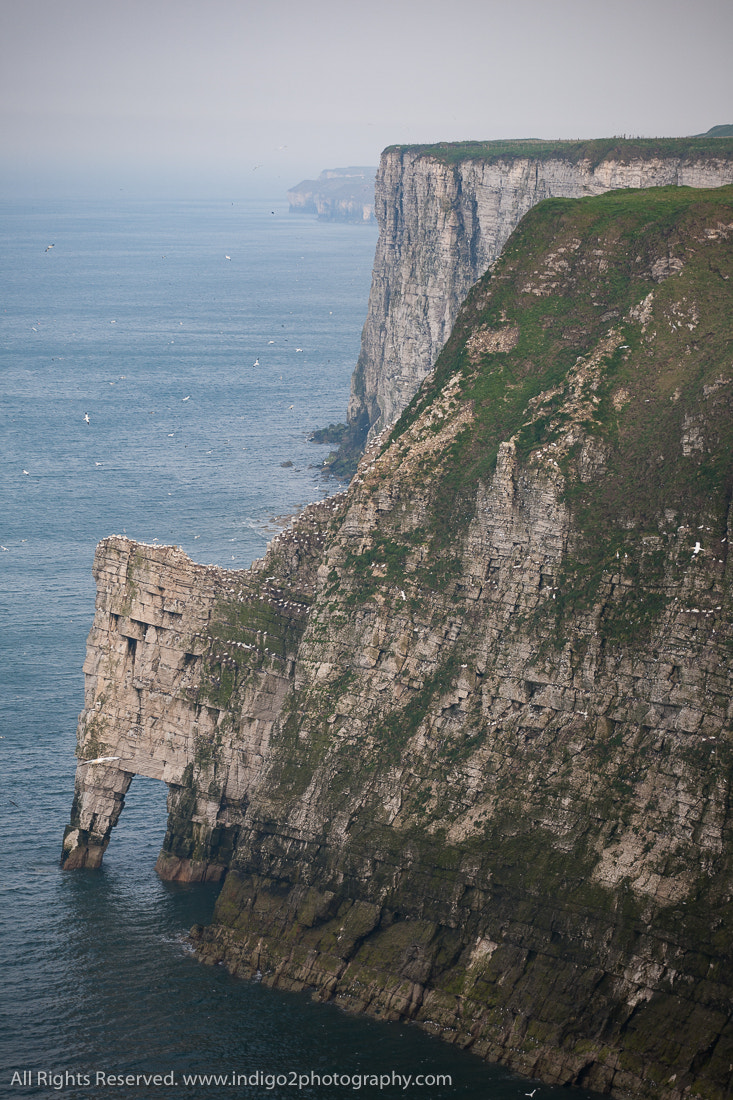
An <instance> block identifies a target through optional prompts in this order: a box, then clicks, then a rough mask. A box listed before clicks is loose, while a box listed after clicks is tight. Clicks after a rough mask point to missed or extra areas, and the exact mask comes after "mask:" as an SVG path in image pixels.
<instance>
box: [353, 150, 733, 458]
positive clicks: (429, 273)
mask: <svg viewBox="0 0 733 1100" xmlns="http://www.w3.org/2000/svg"><path fill="white" fill-rule="evenodd" d="M729 183H733V140H730V139H727V138H720V139H717V140H712V139H710V138H707V139H706V138H702V139H694V138H691V139H677V140H669V141H666V142H656V141H619V140H616V139H614V140H611V141H592V142H577V143H575V142H557V143H554V144H552V145H550V144H547V143H541V142H524V143H521V142H491V143H481V142H473V143H467V144H466V145H462V146H451V145H445V144H444V145H436V146H394V147H392V148H389V149H387V150H385V152H384V153H383V154H382V158H381V163H380V166H379V170H378V172H377V177H376V183H375V212H376V218H377V222H378V224H379V240H378V242H377V249H376V255H375V259H374V270H373V276H372V287H371V292H370V296H369V306H368V310H367V318H366V322H365V325H364V330H363V334H362V344H361V351H360V354H359V359H358V362H357V365H356V369H355V371H354V375H353V378H352V383H351V397H350V400H349V408H348V429H349V430H348V433H347V437H346V445H347V447H349V448H357V449H358V448H359V447H360V446H361V445H362V444H363V440H364V438H365V436H366V433H367V432H371V433H372V434H375V433H377V432H379V431H381V429H382V428H383V427H385V426H389V425H391V424H392V423H393V422H394V420H395V419H396V417H397V416H398V415H399V414H400V413H401V412H402V410H403V409H404V408H405V406H406V405H407V404H408V402H409V401H410V400H411V399H412V397H413V396H414V394H415V393H416V391H417V389H418V387H419V386H420V384H421V382H422V380H423V379H424V378H425V376H426V375H427V374H428V373H429V371H430V370H431V369H432V367H433V365H434V364H435V360H436V358H437V356H438V353H439V352H440V350H441V348H442V347H443V345H444V344H445V342H446V340H447V339H448V336H449V335H450V332H451V329H452V328H453V325H454V323H455V320H456V317H457V316H458V310H459V309H460V306H461V304H462V303H463V301H464V299H465V297H466V294H467V293H468V290H469V288H470V287H471V286H472V285H473V284H474V283H475V282H476V280H477V279H478V278H479V277H480V276H481V275H483V274H484V272H485V271H487V270H488V268H489V267H490V265H491V264H492V263H493V262H494V260H495V259H496V258H497V256H498V255H499V253H500V252H501V250H502V248H503V247H504V244H505V242H506V240H507V239H508V237H509V235H510V233H511V232H512V230H513V229H514V228H515V226H516V225H517V224H518V223H519V221H520V220H521V219H522V218H523V217H524V215H525V214H526V213H527V211H528V210H530V209H531V208H532V207H533V206H534V205H535V204H536V203H538V202H541V201H542V200H544V199H546V198H550V197H555V196H558V197H568V198H580V197H582V196H585V195H598V194H601V193H603V192H605V191H608V190H611V189H614V188H627V187H629V188H637V187H660V186H668V185H670V184H675V185H678V186H687V187H720V186H722V185H724V184H729Z"/></svg>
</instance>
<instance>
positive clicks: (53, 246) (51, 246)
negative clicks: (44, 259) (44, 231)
mask: <svg viewBox="0 0 733 1100" xmlns="http://www.w3.org/2000/svg"><path fill="white" fill-rule="evenodd" d="M55 247H56V245H55V244H50V245H49V246H48V248H47V249H46V252H50V250H51V249H52V248H55Z"/></svg>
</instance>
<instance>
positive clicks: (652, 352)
mask: <svg viewBox="0 0 733 1100" xmlns="http://www.w3.org/2000/svg"><path fill="white" fill-rule="evenodd" d="M732 274H733V190H731V189H730V188H725V189H722V190H721V191H717V192H716V191H707V192H705V191H689V192H688V191H687V190H685V189H680V188H669V189H662V190H659V191H656V192H651V191H648V192H644V191H641V192H636V193H628V194H624V193H613V194H607V195H604V196H601V197H598V198H592V199H586V200H583V201H568V200H553V201H550V202H547V203H543V204H542V205H540V206H538V207H536V208H535V209H534V210H533V211H531V213H530V214H529V215H528V216H527V217H526V218H525V219H524V221H523V222H522V223H521V225H520V226H519V228H518V229H517V231H516V232H515V233H514V235H513V236H512V238H511V239H510V241H509V242H508V244H507V246H506V248H505V250H504V252H503V254H502V257H501V259H500V260H499V262H498V263H497V264H496V265H495V266H494V267H493V269H492V271H491V272H490V273H489V274H488V275H486V276H485V277H484V278H483V279H482V280H481V281H480V282H479V283H478V284H477V285H476V286H475V287H474V288H473V290H472V291H471V293H470V295H469V297H468V300H467V302H466V304H465V306H464V308H463V310H462V311H461V314H460V316H459V319H458V322H457V324H456V326H455V327H454V330H453V333H452V335H451V338H450V340H449V341H448V343H447V344H446V346H445V348H444V350H443V352H442V354H441V356H440V359H439V361H438V363H437V365H436V369H435V371H434V372H433V373H432V374H431V376H430V378H429V379H428V380H427V381H426V383H425V384H424V385H423V387H422V389H421V391H420V392H419V394H418V395H417V397H416V398H415V399H414V400H413V402H412V403H411V405H410V406H409V408H408V409H407V410H406V411H405V412H404V413H403V415H402V417H401V418H400V420H399V421H398V423H397V425H396V426H395V428H394V429H393V431H392V432H391V434H390V435H389V436H388V435H387V434H386V433H385V434H383V435H382V436H380V437H378V438H376V439H374V440H373V441H372V443H371V445H370V447H369V448H368V450H367V452H366V453H365V455H364V457H363V459H362V461H361V463H360V466H359V470H358V473H357V475H356V477H355V478H354V480H353V481H352V484H351V485H350V487H349V489H348V491H347V492H346V493H344V494H341V495H339V496H338V497H336V498H332V499H331V500H330V501H328V502H324V503H322V504H320V505H318V506H314V507H312V508H310V509H308V510H306V512H305V513H304V514H303V516H302V517H301V518H300V519H299V520H298V521H297V522H296V523H295V525H294V526H293V528H292V529H290V530H289V531H287V532H285V533H284V534H283V535H282V536H280V537H279V538H278V539H277V540H275V542H274V543H273V544H272V545H271V547H270V549H269V550H268V554H267V556H266V557H265V558H264V559H263V560H262V561H261V562H259V563H256V564H255V565H254V566H253V567H252V569H251V570H249V571H244V572H236V573H235V572H231V573H230V572H226V571H223V570H216V569H209V568H206V567H203V566H196V565H194V564H193V563H191V562H190V561H189V559H187V558H186V557H185V555H183V554H182V553H181V552H180V551H177V550H174V549H171V548H150V547H143V546H140V545H139V544H135V543H131V542H128V541H127V540H122V539H119V538H114V539H110V540H106V541H105V542H104V543H102V544H101V545H100V548H99V550H98V552H97V557H96V560H95V574H96V577H97V583H98V590H99V596H98V603H97V612H96V617H95V625H94V628H93V630H92V634H91V636H90V643H89V655H88V659H87V665H86V677H87V694H86V701H85V711H84V713H83V714H82V717H81V720H80V729H79V755H80V758H81V762H80V765H79V770H78V778H77V794H76V799H75V804H74V809H73V812H72V822H71V826H70V828H69V830H68V832H67V836H66V838H65V841H64V848H65V855H66V865H67V866H74V865H76V866H79V865H82V864H83V863H85V862H86V863H87V865H90V864H94V863H96V862H98V861H99V858H100V857H101V851H102V850H103V848H104V846H105V844H106V842H107V840H108V837H109V830H110V828H111V826H112V825H113V824H114V818H115V815H116V813H118V812H119V807H120V804H121V797H122V795H123V794H124V789H123V788H124V785H125V783H126V782H127V781H128V778H129V777H130V776H131V775H132V774H133V773H134V772H136V771H143V772H144V774H155V775H159V776H160V777H161V778H162V779H163V780H164V781H165V782H167V783H168V784H169V787H170V789H171V814H170V818H169V829H168V833H167V835H166V840H165V845H164V851H163V853H162V855H161V859H160V861H159V868H160V870H161V873H163V874H164V875H173V876H178V877H187V878H200V877H215V876H217V875H219V874H220V873H223V872H226V873H225V878H224V883H223V887H222V892H221V894H220V897H219V900H218V903H217V908H216V913H215V919H214V922H213V923H212V925H211V926H210V927H208V928H205V929H202V928H199V929H197V930H196V931H195V936H194V938H195V941H196V943H197V948H198V952H199V955H200V957H201V958H203V959H205V960H207V961H210V962H223V963H225V964H226V966H227V967H228V968H229V969H230V970H231V971H232V972H233V973H235V974H238V975H241V976H243V977H247V976H251V975H255V974H257V975H258V976H261V978H262V980H263V981H264V982H266V983H269V984H272V985H276V986H280V987H283V988H289V989H305V988H311V989H314V990H315V991H316V992H317V995H318V996H319V997H321V998H324V999H332V1000H334V1001H335V1002H336V1003H338V1004H340V1005H342V1006H344V1007H346V1008H349V1009H352V1010H355V1011H365V1012H370V1013H373V1014H375V1015H378V1016H382V1017H385V1018H387V1019H410V1020H414V1021H416V1022H417V1023H419V1024H420V1025H421V1026H423V1027H424V1028H426V1029H428V1030H429V1031H431V1032H432V1033H434V1034H436V1035H439V1036H441V1037H442V1038H445V1039H448V1040H450V1041H453V1042H456V1043H459V1044H460V1045H462V1046H466V1047H470V1048H471V1049H473V1050H474V1051H475V1052H476V1053H478V1054H481V1055H484V1056H485V1057H487V1058H490V1059H492V1060H498V1061H502V1062H504V1063H506V1064H508V1065H510V1066H512V1067H514V1068H515V1069H517V1070H518V1071H521V1072H524V1073H527V1074H531V1075H534V1076H537V1077H539V1078H541V1079H543V1080H545V1081H548V1082H553V1083H565V1084H576V1085H577V1084H582V1085H584V1086H586V1087H589V1088H595V1089H598V1090H599V1091H607V1092H610V1093H612V1094H613V1095H616V1096H619V1097H620V1096H637V1097H647V1098H655V1100H659V1098H664V1100H682V1098H690V1097H693V1096H705V1097H708V1098H710V1100H723V1098H724V1097H726V1096H727V1095H728V1093H729V1090H730V1088H731V1084H732V1081H733V1079H732V1077H731V1068H730V1067H731V1064H733V1026H732V1025H731V1016H730V1001H731V995H732V994H733V984H732V981H731V974H733V941H732V938H731V928H733V920H732V918H733V865H732V861H731V853H732V852H733V848H732V846H731V839H732V837H731V809H730V807H731V786H730V783H731V766H732V765H733V751H732V749H733V731H732V730H731V720H732V718H733V713H732V711H731V691H732V689H733V627H732V614H731V611H732V608H731V579H732V578H731V565H730V561H729V554H728V546H729V544H730V538H731V537H732V536H733V530H732V527H733V524H732V523H731V520H732V518H733V513H732V510H731V496H732V494H733V464H732V461H733V460H732V459H731V456H732V455H733V415H732V413H733V367H732V365H731V357H730V349H731V346H732V345H731V335H732V334H731V327H730V324H731V322H730V293H731V292H730V287H731V281H730V279H731V275H732ZM110 756H111V757H116V758H117V759H115V760H112V761H110V760H107V761H104V762H102V763H100V764H91V763H84V761H89V760H92V759H98V758H99V757H110ZM146 769H147V770H146Z"/></svg>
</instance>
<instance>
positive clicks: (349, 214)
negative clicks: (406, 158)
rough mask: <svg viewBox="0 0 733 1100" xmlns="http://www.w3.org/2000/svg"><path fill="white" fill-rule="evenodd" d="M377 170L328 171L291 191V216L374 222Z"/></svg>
mask: <svg viewBox="0 0 733 1100" xmlns="http://www.w3.org/2000/svg"><path fill="white" fill-rule="evenodd" d="M375 175H376V168H326V169H324V171H323V172H321V174H320V175H319V177H318V179H317V180H301V182H300V183H298V184H296V185H295V187H291V188H290V190H289V191H288V203H289V206H290V213H291V214H317V216H318V218H319V219H320V220H321V221H328V222H373V221H374V177H375Z"/></svg>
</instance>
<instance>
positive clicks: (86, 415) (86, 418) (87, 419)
mask: <svg viewBox="0 0 733 1100" xmlns="http://www.w3.org/2000/svg"><path fill="white" fill-rule="evenodd" d="M84 419H85V420H86V422H87V424H88V423H89V413H84Z"/></svg>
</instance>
